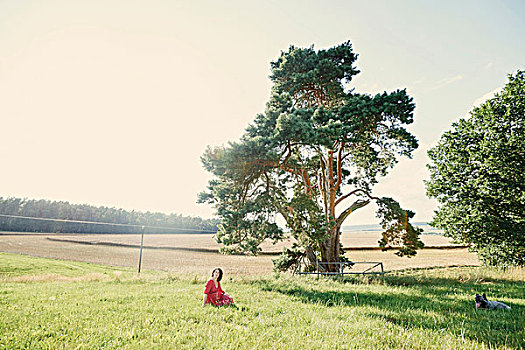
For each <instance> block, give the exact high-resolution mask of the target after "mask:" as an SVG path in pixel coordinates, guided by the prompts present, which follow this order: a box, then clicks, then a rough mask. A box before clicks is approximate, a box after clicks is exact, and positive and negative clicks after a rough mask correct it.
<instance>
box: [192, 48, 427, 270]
mask: <svg viewBox="0 0 525 350" xmlns="http://www.w3.org/2000/svg"><path fill="white" fill-rule="evenodd" d="M356 59H357V55H356V54H354V52H353V51H352V45H351V44H350V42H346V43H343V44H341V45H339V46H336V47H333V48H330V49H328V50H319V51H316V50H314V48H313V46H312V47H310V48H296V47H294V46H291V47H290V49H289V50H288V51H286V52H282V53H281V55H280V57H279V58H278V59H277V60H276V61H275V62H272V63H271V70H272V73H271V76H270V79H271V80H272V82H273V87H272V91H271V97H270V100H269V101H268V103H267V105H266V109H265V112H264V113H263V114H259V115H257V116H256V118H255V120H254V122H253V124H251V125H250V126H249V127H248V128H247V130H246V132H245V134H244V135H243V137H242V138H241V139H240V140H239V141H238V142H233V143H230V144H228V145H227V146H223V147H209V148H208V149H207V150H206V152H205V153H204V155H203V156H202V162H203V165H204V167H205V168H206V169H207V170H208V171H210V172H211V173H212V174H213V175H214V178H213V180H211V181H210V182H209V186H208V190H207V191H206V192H203V193H201V194H200V197H199V201H200V202H208V203H212V204H214V205H215V207H216V209H217V213H218V216H219V217H220V219H221V222H222V223H221V225H219V232H218V235H217V240H218V241H219V242H222V243H224V244H226V245H227V246H228V248H227V250H228V251H230V252H231V251H234V252H251V253H257V252H258V251H259V250H260V248H259V244H260V243H261V242H262V241H263V240H264V239H272V240H274V241H277V240H280V239H282V238H283V237H284V234H283V231H282V230H281V229H280V228H279V227H278V226H277V225H276V224H275V220H276V217H277V216H278V215H280V216H282V218H284V221H285V222H286V225H287V227H288V228H289V229H290V230H291V233H292V235H293V237H294V238H295V239H296V240H297V242H298V245H297V246H296V249H295V250H293V251H292V250H285V254H286V253H288V255H289V259H281V261H286V263H284V264H283V266H282V267H284V268H286V267H289V266H291V265H292V264H293V263H294V262H296V261H297V259H298V258H299V257H302V256H307V257H308V258H309V259H310V261H312V262H314V261H315V260H316V255H315V254H319V255H320V257H319V260H320V261H321V262H324V263H330V262H338V261H340V258H341V255H342V251H341V244H340V229H341V226H342V225H343V223H344V222H345V220H346V219H347V218H348V217H349V216H350V214H352V213H353V212H355V211H356V210H358V209H360V208H362V207H364V206H366V205H368V204H369V203H370V202H371V201H376V202H378V203H381V208H382V209H381V210H380V211H379V212H378V214H379V215H380V217H382V218H383V224H384V227H385V229H386V230H385V232H384V234H383V239H382V240H381V245H382V246H383V247H387V246H389V245H392V243H399V244H401V245H403V249H402V250H401V251H400V255H403V254H407V255H413V254H415V250H416V249H417V248H420V247H422V243H421V241H420V240H419V239H418V234H419V233H420V231H421V230H419V229H415V228H413V227H412V226H411V225H410V223H409V222H408V221H409V218H410V217H412V216H413V213H411V212H406V211H403V210H402V209H401V208H400V207H399V204H397V202H395V201H394V200H392V199H389V198H379V197H376V196H374V195H373V194H372V188H373V186H374V185H375V184H376V183H377V178H378V177H379V176H384V175H386V174H387V172H388V170H389V169H390V168H392V167H393V166H394V164H395V163H396V162H397V157H398V156H400V155H402V156H408V157H410V155H411V153H412V151H413V150H414V149H415V148H416V147H417V140H416V139H415V137H414V136H413V135H411V134H410V133H409V132H408V131H407V130H406V129H405V128H404V126H405V125H407V124H410V123H412V121H413V110H414V108H415V105H414V104H413V103H412V98H410V97H409V96H408V95H407V94H406V92H405V90H397V91H394V92H392V93H386V92H384V93H382V94H377V95H375V96H370V95H366V94H358V93H355V92H354V91H353V90H350V89H348V86H347V84H348V83H350V81H351V80H352V78H353V76H355V75H356V74H358V73H359V71H358V70H357V69H356V68H355V67H354V66H353V64H354V61H355V60H356ZM396 210H397V212H396ZM400 212H402V213H403V214H402V215H400ZM396 223H397V224H396ZM399 223H401V224H399ZM320 268H321V269H323V268H325V269H327V270H330V271H333V270H335V269H336V268H337V266H336V265H335V264H323V265H322V266H320Z"/></svg>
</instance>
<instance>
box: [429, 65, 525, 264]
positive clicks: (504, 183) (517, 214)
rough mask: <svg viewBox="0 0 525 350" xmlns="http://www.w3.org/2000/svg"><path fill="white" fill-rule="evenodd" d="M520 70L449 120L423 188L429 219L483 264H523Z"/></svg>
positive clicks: (523, 92) (524, 80) (523, 75)
mask: <svg viewBox="0 0 525 350" xmlns="http://www.w3.org/2000/svg"><path fill="white" fill-rule="evenodd" d="M524 118H525V72H523V71H518V72H517V73H516V74H515V75H514V76H512V75H509V82H508V83H507V85H506V86H505V87H504V89H503V91H502V92H501V93H498V94H496V95H495V96H494V97H493V98H492V99H490V100H488V101H486V102H485V103H483V104H482V105H481V106H479V107H477V108H475V109H474V110H473V111H472V112H471V113H470V117H468V118H464V119H461V120H459V121H458V122H457V123H454V124H453V125H452V130H451V131H448V132H446V133H444V134H443V135H442V136H441V139H440V140H439V143H438V145H437V146H435V147H434V148H432V149H431V150H429V152H428V155H429V157H430V159H431V161H432V163H431V164H429V165H427V166H428V168H429V169H430V180H429V181H428V182H427V184H426V186H427V194H428V195H429V196H431V197H434V198H436V199H437V200H438V201H439V203H440V204H441V206H440V208H439V210H438V211H437V212H436V213H435V216H434V220H433V223H432V225H434V226H436V227H440V228H442V229H444V232H445V235H447V236H449V237H452V238H454V239H455V240H456V241H457V242H462V243H467V244H469V245H470V246H471V248H472V249H473V250H474V251H477V252H478V255H479V257H480V258H481V259H482V260H483V262H484V263H486V264H488V265H521V266H523V265H525V130H524Z"/></svg>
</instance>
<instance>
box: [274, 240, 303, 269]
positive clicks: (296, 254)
mask: <svg viewBox="0 0 525 350" xmlns="http://www.w3.org/2000/svg"><path fill="white" fill-rule="evenodd" d="M304 256H305V252H304V249H302V248H301V247H299V246H298V245H297V244H295V243H294V244H293V245H292V248H286V247H284V248H283V253H282V254H281V255H280V256H279V258H277V259H274V260H273V269H274V270H275V271H287V270H289V269H295V268H297V266H298V264H299V260H300V259H301V258H303V257H304Z"/></svg>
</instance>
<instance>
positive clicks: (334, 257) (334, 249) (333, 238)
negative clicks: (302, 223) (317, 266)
mask: <svg viewBox="0 0 525 350" xmlns="http://www.w3.org/2000/svg"><path fill="white" fill-rule="evenodd" d="M329 234H330V236H329V238H328V239H327V240H326V241H324V242H323V243H322V244H321V262H323V264H322V266H323V267H324V268H325V270H326V271H327V272H337V271H339V264H338V263H339V247H340V244H339V227H337V226H335V227H333V228H331V229H330V232H329ZM327 263H328V264H327ZM330 263H335V264H330Z"/></svg>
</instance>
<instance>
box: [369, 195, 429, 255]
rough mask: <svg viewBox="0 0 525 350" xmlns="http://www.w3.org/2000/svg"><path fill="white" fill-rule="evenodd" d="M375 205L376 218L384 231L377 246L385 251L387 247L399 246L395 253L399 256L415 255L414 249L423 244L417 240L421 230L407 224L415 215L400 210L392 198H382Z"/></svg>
mask: <svg viewBox="0 0 525 350" xmlns="http://www.w3.org/2000/svg"><path fill="white" fill-rule="evenodd" d="M377 205H378V211H377V217H378V218H380V219H381V226H382V227H383V229H384V230H385V231H384V232H383V237H382V238H381V240H380V241H379V245H380V246H381V247H382V248H385V249H386V248H387V247H388V246H400V247H401V249H399V251H398V252H397V253H396V255H399V256H405V255H407V256H414V255H416V249H421V248H423V246H424V244H423V242H421V240H420V239H419V234H420V233H422V232H423V230H422V229H420V228H417V227H414V226H412V224H411V223H410V222H409V219H411V218H413V217H414V215H415V213H414V212H413V211H410V210H404V209H402V208H401V206H400V205H399V203H398V202H396V201H395V200H393V199H392V198H387V197H383V198H381V199H380V200H378V201H377Z"/></svg>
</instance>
